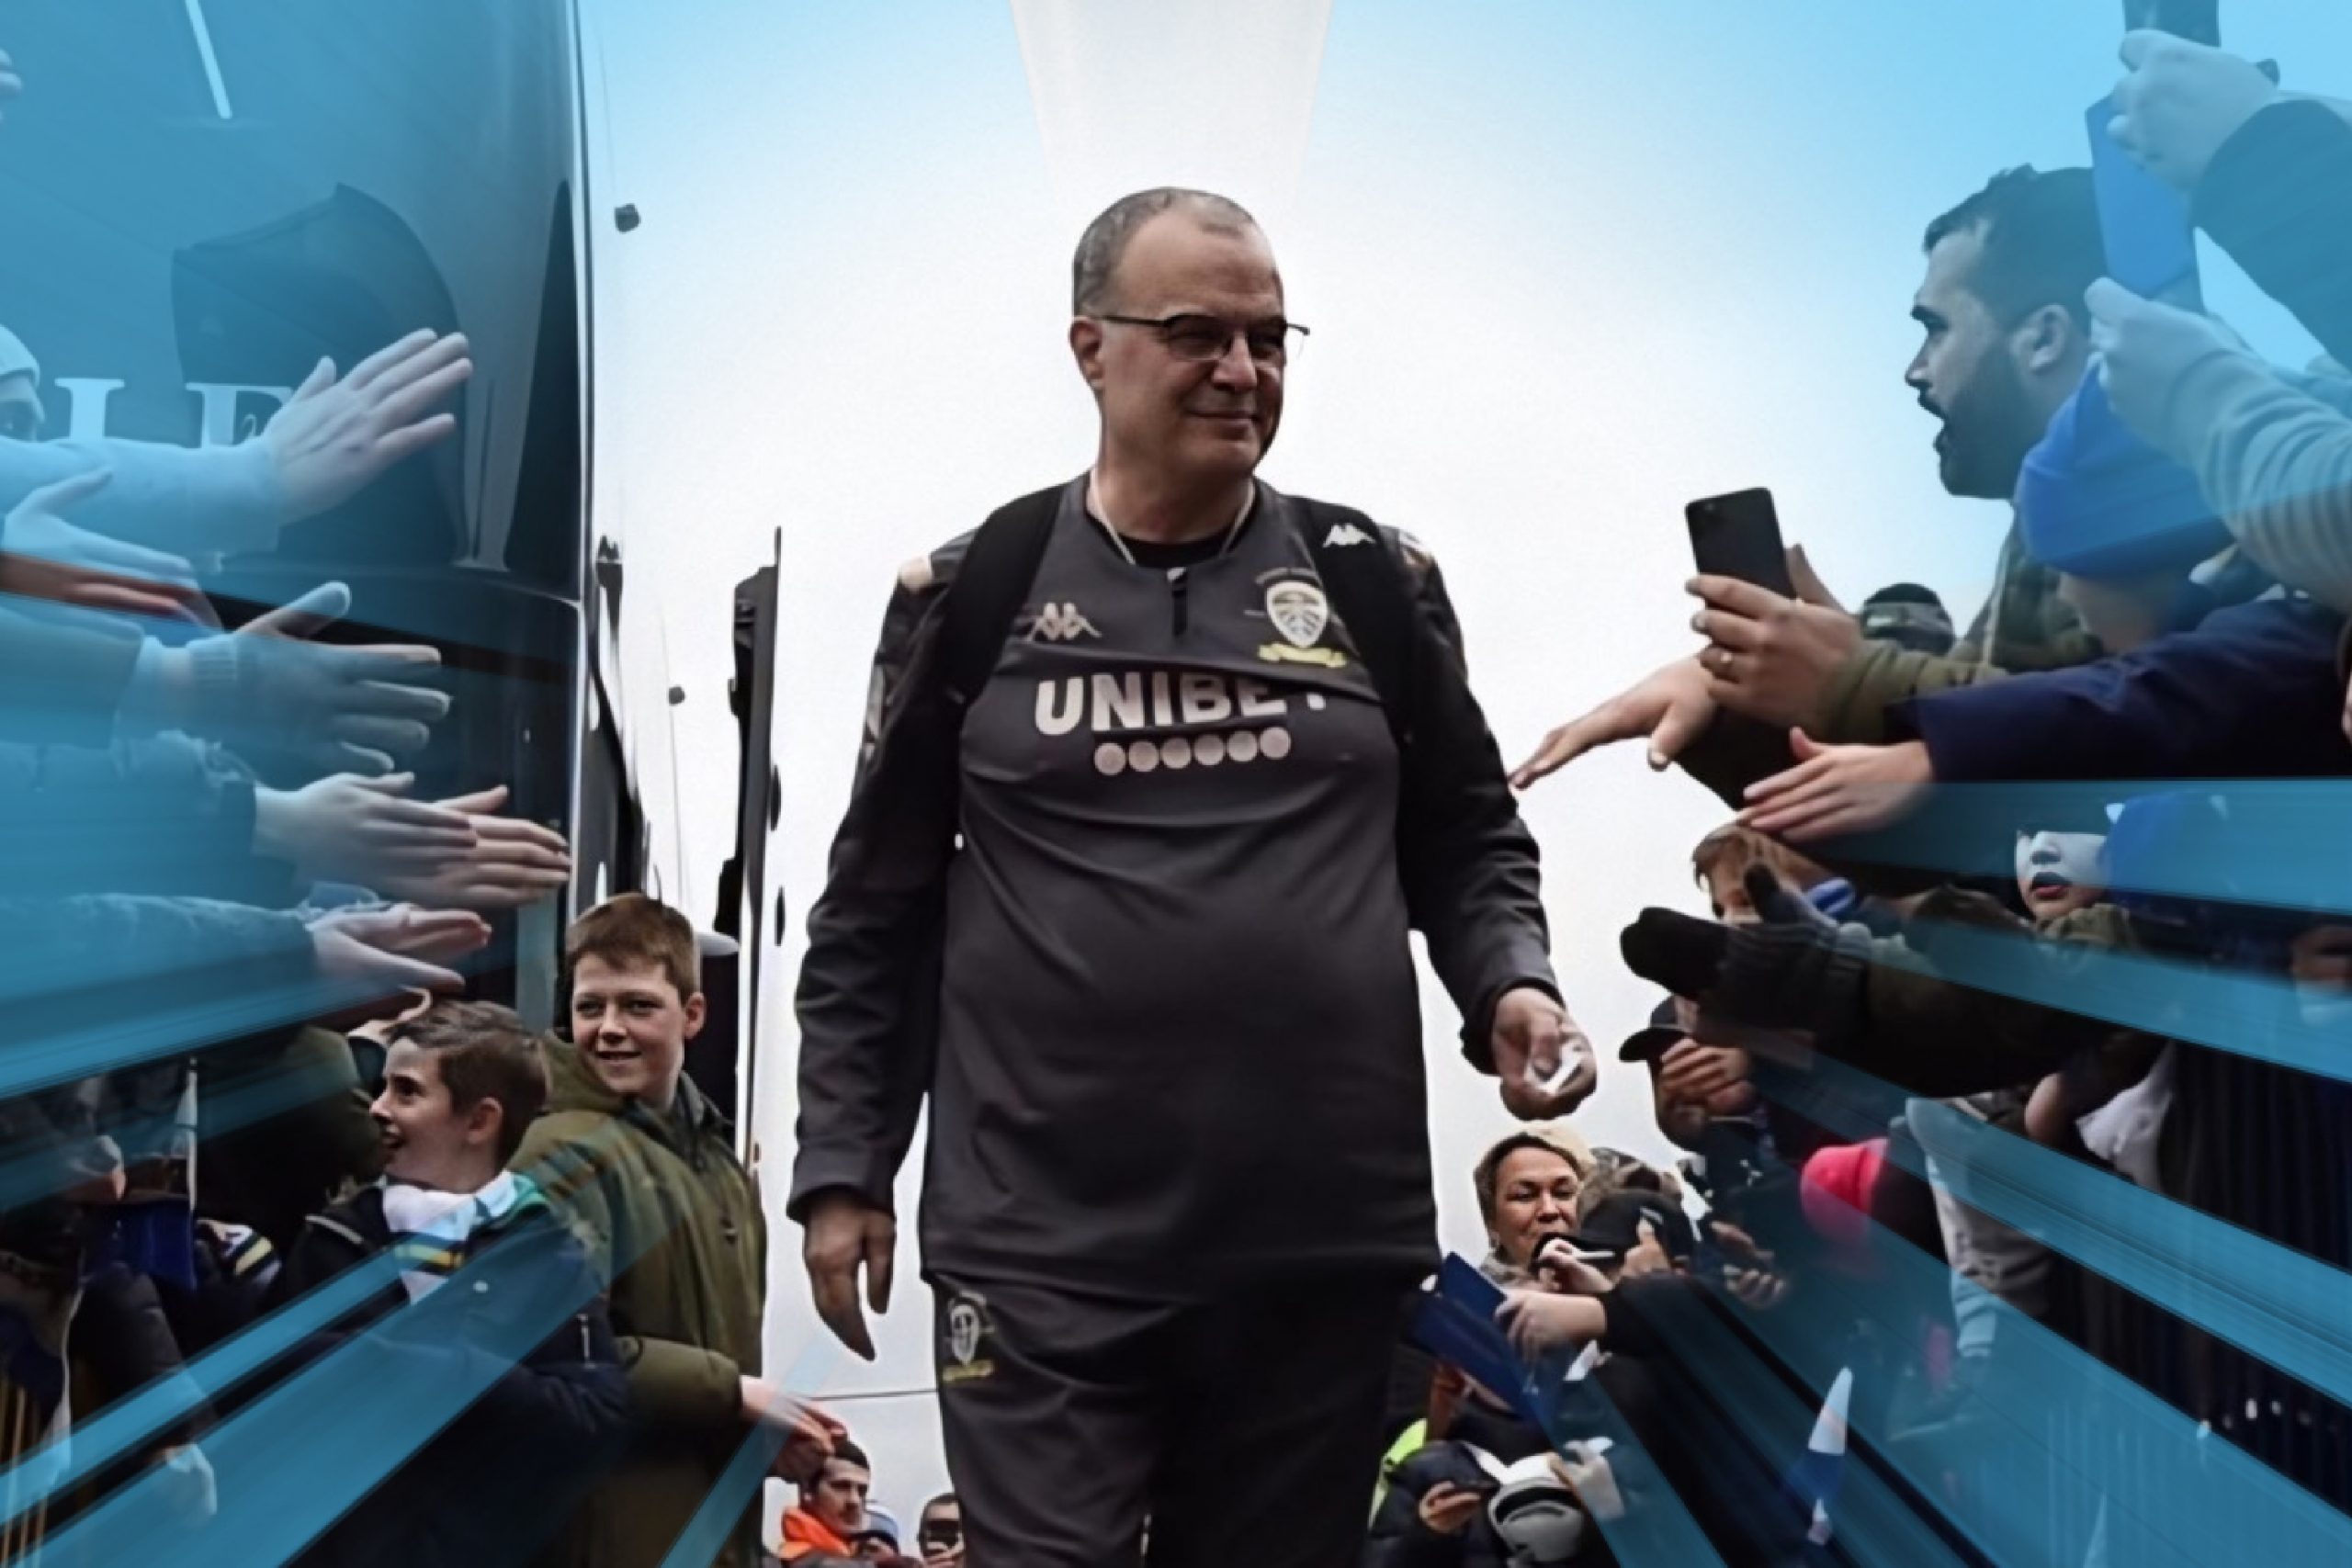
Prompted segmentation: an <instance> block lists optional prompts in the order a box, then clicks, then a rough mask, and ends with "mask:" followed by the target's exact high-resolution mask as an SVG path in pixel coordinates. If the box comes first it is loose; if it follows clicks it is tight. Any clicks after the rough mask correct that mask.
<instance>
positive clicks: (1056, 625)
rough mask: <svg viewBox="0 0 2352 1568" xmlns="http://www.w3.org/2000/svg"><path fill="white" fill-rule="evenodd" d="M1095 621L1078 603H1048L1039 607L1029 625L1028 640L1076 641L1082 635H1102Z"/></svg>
mask: <svg viewBox="0 0 2352 1568" xmlns="http://www.w3.org/2000/svg"><path fill="white" fill-rule="evenodd" d="M1102 635H1103V634H1102V633H1101V632H1099V631H1097V630H1095V629H1094V623H1093V622H1092V621H1090V620H1088V619H1087V618H1086V617H1085V616H1084V615H1080V613H1079V608H1078V606H1077V605H1076V604H1053V603H1050V602H1048V603H1046V604H1041V605H1039V606H1038V608H1037V617H1036V619H1035V620H1034V621H1032V622H1031V623H1030V625H1029V637H1028V640H1030V641H1031V642H1035V641H1037V640H1038V639H1040V638H1043V639H1044V640H1045V641H1046V642H1076V641H1077V640H1078V639H1079V638H1080V637H1101V636H1102Z"/></svg>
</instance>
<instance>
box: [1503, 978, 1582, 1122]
mask: <svg viewBox="0 0 2352 1568" xmlns="http://www.w3.org/2000/svg"><path fill="white" fill-rule="evenodd" d="M1491 1046H1492V1049H1493V1052H1494V1057H1495V1072H1496V1074H1497V1075H1498V1077H1501V1079H1502V1081H1503V1104H1504V1105H1505V1106H1506V1107H1508V1108H1509V1109H1510V1113H1511V1114H1512V1115H1514V1116H1516V1117H1518V1118H1519V1119H1520V1120H1521V1121H1522V1122H1544V1121H1548V1120H1550V1119H1551V1118H1552V1117H1555V1116H1566V1114H1568V1112H1570V1111H1574V1110H1575V1109H1576V1108H1577V1106H1579V1105H1582V1104H1583V1103H1584V1102H1585V1099H1586V1097H1587V1096H1589V1095H1590V1094H1591V1093H1592V1089H1593V1085H1594V1083H1595V1082H1596V1081H1597V1079H1598V1077H1599V1070H1598V1069H1597V1068H1596V1067H1595V1066H1594V1065H1593V1057H1592V1043H1591V1042H1589V1041H1588V1040H1587V1039H1586V1038H1585V1035H1584V1031H1582V1030H1580V1029H1578V1028H1577V1026H1576V1023H1575V1021H1573V1020H1571V1019H1570V1018H1569V1017H1568V1010H1567V1009H1566V1008H1564V1007H1562V1006H1561V1005H1560V1004H1559V1003H1558V1002H1557V1001H1556V1000H1555V999H1554V998H1553V997H1552V995H1551V993H1549V992H1547V991H1544V990H1542V989H1540V988H1538V987H1534V986H1521V987H1519V988H1518V989H1517V990H1513V991H1507V992H1505V993H1504V994H1503V998H1502V1000H1500V1001H1498V1002H1497V1003H1496V1004H1495V1030H1494V1035H1493V1038H1492V1041H1491Z"/></svg>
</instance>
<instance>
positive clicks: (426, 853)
mask: <svg viewBox="0 0 2352 1568" xmlns="http://www.w3.org/2000/svg"><path fill="white" fill-rule="evenodd" d="M415 783H416V778H415V775H414V774H412V773H395V774H392V775H390V776H389V777H385V778H379V779H363V778H360V777H358V776H357V775H356V774H353V773H336V774H334V775H333V776H331V777H328V778H323V779H320V780H318V781H317V782H315V783H313V784H304V785H303V786H302V787H301V788H300V789H296V790H276V789H257V790H255V791H254V851H255V852H257V853H259V854H263V855H266V856H268V857H270V858H271V859H275V860H284V861H290V862H292V863H293V865H294V870H295V873H296V874H298V875H300V876H301V877H302V878H304V879H305V880H307V881H311V882H352V883H356V884H358V885H359V886H362V887H367V888H370V889H373V890H374V891H376V892H379V893H395V892H396V891H397V890H396V889H394V888H393V887H391V886H389V884H391V883H395V882H399V881H401V879H402V874H403V873H407V874H410V875H411V876H417V875H420V874H430V873H432V872H434V871H435V870H438V869H439V868H440V867H442V866H444V865H446V864H447V863H448V862H449V861H450V860H452V859H453V858H457V857H460V856H463V855H465V854H466V853H467V852H469V851H470V850H471V849H473V848H474V829H473V824H472V822H471V821H470V820H469V819H468V818H467V817H466V816H465V814H464V813H462V812H458V811H452V810H449V809H448V808H447V807H441V806H428V805H426V804H425V803H424V802H423V801H421V800H403V799H401V796H402V795H406V794H407V793H408V792H409V790H410V788H411V787H412V786H413V784H415ZM398 896H400V897H406V895H405V894H399V895H398Z"/></svg>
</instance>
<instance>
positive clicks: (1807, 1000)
mask: <svg viewBox="0 0 2352 1568" xmlns="http://www.w3.org/2000/svg"><path fill="white" fill-rule="evenodd" d="M1619 947H1620V949H1621V950H1622V951H1623V954H1624V958H1625V966H1626V967H1627V968H1629V969H1631V970H1633V971H1634V973H1635V974H1636V975H1639V976H1642V977H1643V978H1644V979H1645V980H1651V981H1655V982H1656V983H1657V984H1658V985H1661V986H1663V987H1666V988H1667V989H1668V990H1669V991H1671V992H1673V993H1674V994H1675V995H1676V996H1678V997H1688V998H1691V1000H1693V1001H1695V1002H1697V1003H1698V1004H1699V1008H1700V1010H1701V1011H1702V1013H1708V1014H1713V1015H1714V1016H1717V1017H1720V1018H1724V1019H1728V1020H1730V1021H1733V1022H1735V1023H1743V1024H1747V1025H1748V1026H1750V1027H1751V1028H1756V1029H1770V1030H1795V1029H1802V1030H1805V1031H1808V1032H1811V1033H1812V1034H1813V1035H1814V1038H1815V1043H1816V1044H1818V1045H1821V1046H1822V1047H1823V1048H1824V1049H1831V1048H1833V1047H1834V1043H1835V1042H1836V1041H1838V1040H1839V1039H1841V1038H1843V1037H1844V1036H1845V1035H1847V1034H1849V1033H1850V1032H1852V1031H1853V1030H1854V1029H1855V1028H1856V1027H1857V1026H1858V1025H1859V1024H1860V1020H1861V1008H1862V981H1863V977H1864V976H1866V975H1867V974H1868V973H1869V969H1870V958H1869V942H1868V940H1867V939H1866V938H1865V937H1863V936H1862V935H1861V934H1860V933H1859V932H1847V931H1841V930H1839V929H1838V928H1837V927H1834V926H1832V927H1829V928H1828V929H1826V930H1824V929H1822V928H1821V927H1819V926H1816V925H1814V924H1811V923H1805V924H1797V923H1782V924H1778V925H1758V926H1724V925H1717V924H1716V923H1715V922H1714V921H1713V920H1701V919H1692V918H1691V916H1689V915H1681V914H1677V913H1675V912H1674V911H1673V910H1671V909H1644V910H1643V911H1642V913H1641V918H1640V919H1636V920H1635V921H1634V923H1633V924H1632V925H1630V926H1627V927H1626V928H1625V930H1624V932H1623V935H1622V936H1621V937H1620V938H1619Z"/></svg>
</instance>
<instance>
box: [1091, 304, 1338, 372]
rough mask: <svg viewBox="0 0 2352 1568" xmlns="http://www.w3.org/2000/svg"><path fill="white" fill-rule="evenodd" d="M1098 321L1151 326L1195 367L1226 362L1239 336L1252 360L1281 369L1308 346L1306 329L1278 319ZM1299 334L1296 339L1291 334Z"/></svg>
mask: <svg viewBox="0 0 2352 1568" xmlns="http://www.w3.org/2000/svg"><path fill="white" fill-rule="evenodd" d="M1094 319H1095V320H1096V321H1116V322H1118V323H1119V324H1120V325H1121V326H1123V327H1149V328H1151V329H1152V330H1153V331H1155V332H1157V333H1159V341H1160V343H1161V344H1164V345H1165V346H1166V347H1167V349H1168V352H1169V353H1170V354H1172V355H1175V356H1176V357H1177V358H1179V359H1182V360H1184V361H1186V362H1187V363H1189V364H1193V365H1207V364H1210V363H1212V362H1213V361H1216V360H1219V359H1223V358H1224V357H1225V351H1226V350H1227V349H1228V348H1230V347H1232V346H1233V340H1234V338H1235V337H1237V336H1238V337H1240V338H1241V339H1242V340H1243V341H1244V342H1245V343H1247V344H1249V347H1250V358H1251V359H1252V360H1253V361H1255V362H1256V363H1258V364H1260V365H1265V366H1272V367H1281V366H1283V365H1287V364H1289V363H1290V362H1291V360H1292V359H1294V358H1295V357H1296V356H1297V355H1298V354H1299V352H1300V351H1301V350H1303V349H1304V348H1305V347H1306V328H1305V327H1302V326H1300V325H1299V324H1298V323H1297V322H1296V321H1283V320H1281V319H1280V318H1279V317H1278V318H1276V319H1275V320H1273V321H1251V322H1250V323H1249V324H1247V325H1243V324H1241V323H1239V322H1237V321H1227V320H1226V319H1225V318H1224V317H1222V316H1202V315H1193V314H1189V313H1187V314H1183V315H1176V316H1159V317H1153V316H1097V317H1095V318H1094ZM1294 333H1295V334H1297V335H1296V336H1295V337H1294V336H1293V335H1292V334H1294Z"/></svg>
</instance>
